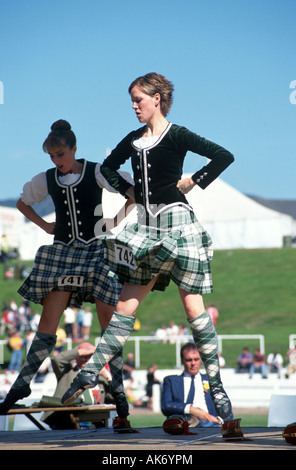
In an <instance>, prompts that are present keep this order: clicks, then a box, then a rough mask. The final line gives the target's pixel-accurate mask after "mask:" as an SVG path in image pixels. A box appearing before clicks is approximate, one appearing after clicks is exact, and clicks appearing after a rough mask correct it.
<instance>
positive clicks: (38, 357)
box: [0, 332, 56, 414]
mask: <svg viewBox="0 0 296 470" xmlns="http://www.w3.org/2000/svg"><path fill="white" fill-rule="evenodd" d="M55 344H56V335H49V334H46V333H40V332H37V333H36V335H35V337H34V339H33V341H32V344H31V347H30V349H29V352H28V354H27V357H26V360H25V362H24V365H23V367H22V369H21V371H20V373H19V375H18V377H17V379H16V381H15V382H14V384H13V385H12V387H11V389H10V390H9V392H8V394H7V395H6V397H5V400H4V401H3V402H2V403H1V404H0V414H6V413H7V411H8V410H9V409H10V408H12V407H13V406H14V405H15V403H16V402H17V401H18V400H21V399H23V398H26V397H28V396H29V395H30V394H31V389H30V382H31V380H32V379H33V377H34V375H35V374H36V372H37V371H38V369H39V367H40V366H41V364H42V362H43V361H44V359H46V358H47V357H48V356H49V355H50V353H51V351H52V350H53V348H54V346H55Z"/></svg>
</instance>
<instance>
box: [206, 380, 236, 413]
mask: <svg viewBox="0 0 296 470" xmlns="http://www.w3.org/2000/svg"><path fill="white" fill-rule="evenodd" d="M211 395H212V398H213V402H214V404H215V408H216V411H217V413H218V415H219V416H220V417H221V418H222V419H225V418H227V416H229V415H230V413H231V411H232V410H231V402H230V400H229V398H228V396H227V394H226V392H225V390H224V388H223V386H222V384H220V385H217V386H214V387H211Z"/></svg>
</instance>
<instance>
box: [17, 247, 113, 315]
mask: <svg viewBox="0 0 296 470" xmlns="http://www.w3.org/2000/svg"><path fill="white" fill-rule="evenodd" d="M103 255H104V248H103V246H102V242H101V241H100V240H99V241H97V240H96V241H94V242H92V243H90V244H88V245H85V244H82V243H80V242H76V243H75V244H73V245H70V246H69V245H63V244H61V243H54V244H53V245H43V246H41V247H40V248H39V249H38V251H37V253H36V256H35V260H34V264H33V268H32V271H31V272H30V274H29V276H28V277H27V279H25V281H24V283H23V284H22V285H21V287H20V288H19V290H18V293H19V294H20V295H21V296H22V297H24V298H25V299H27V300H31V301H32V302H35V303H39V304H42V299H43V298H44V297H46V296H47V295H48V294H49V293H50V292H51V291H67V292H71V298H70V301H69V305H71V306H73V307H77V308H78V307H80V306H81V305H82V303H83V302H91V303H94V302H95V298H98V299H99V300H101V301H102V302H105V303H107V304H109V305H116V304H117V301H118V298H119V295H120V292H121V288H122V286H121V284H120V283H119V282H118V279H117V276H116V275H115V274H114V273H113V272H111V271H110V269H109V267H108V266H107V265H106V264H105V262H104V256H103ZM69 276H70V278H71V279H74V278H75V277H79V279H80V280H81V279H82V281H81V284H80V285H79V286H77V285H75V283H74V284H73V285H71V283H69V284H67V285H59V284H60V282H59V280H61V279H65V278H68V277H69Z"/></svg>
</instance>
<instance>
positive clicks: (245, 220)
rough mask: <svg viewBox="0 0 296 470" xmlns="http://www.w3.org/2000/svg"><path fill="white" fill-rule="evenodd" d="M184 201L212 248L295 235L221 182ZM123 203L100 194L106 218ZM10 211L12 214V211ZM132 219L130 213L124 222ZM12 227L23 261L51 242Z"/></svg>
mask: <svg viewBox="0 0 296 470" xmlns="http://www.w3.org/2000/svg"><path fill="white" fill-rule="evenodd" d="M184 176H186V175H184ZM187 199H188V201H189V203H190V204H191V206H192V208H193V210H194V211H195V213H196V215H197V218H198V219H199V220H200V222H201V223H202V224H203V226H204V228H205V229H206V230H207V231H208V232H209V234H210V235H211V238H212V240H213V243H214V248H215V249H238V248H281V247H282V246H283V239H284V237H285V236H295V235H296V220H295V219H293V217H291V216H289V215H286V214H283V213H280V212H277V211H274V210H272V209H269V208H266V207H265V206H263V205H261V204H259V203H257V202H255V201H254V200H253V199H251V198H249V197H247V196H245V195H243V194H242V193H240V192H239V191H237V190H236V189H234V188H233V187H231V186H230V185H228V184H227V183H225V182H224V181H222V180H221V179H217V180H216V181H214V182H213V183H212V184H211V185H210V186H208V188H207V189H206V190H202V189H200V188H199V187H197V186H196V187H195V188H194V189H193V190H192V191H191V192H190V193H188V194H187ZM123 204H124V198H123V197H122V196H120V195H119V194H114V193H108V192H105V191H104V196H103V208H104V215H105V216H106V217H113V216H114V215H115V214H116V213H117V211H118V210H119V209H120V207H121V206H122V205H123ZM1 209H2V208H1ZM5 209H8V210H9V208H5ZM10 210H11V211H13V212H12V213H13V214H15V212H14V211H16V210H15V209H10ZM0 214H1V211H0ZM135 218H136V211H135V210H134V211H133V212H132V213H131V214H130V215H129V217H128V219H129V220H135ZM46 220H49V221H52V220H54V214H50V215H48V216H47V217H46ZM123 223H124V222H123ZM123 223H122V224H121V225H120V227H122V225H123ZM0 224H1V217H0ZM16 225H17V227H18V228H17V231H18V236H19V239H18V240H19V252H20V257H21V259H23V260H26V259H33V258H34V256H35V253H36V251H37V249H38V247H39V246H40V245H42V244H51V243H52V241H53V237H52V236H50V235H47V234H46V233H45V232H43V231H42V230H41V229H39V228H38V227H36V226H35V225H34V224H32V223H31V222H25V219H24V218H22V224H21V228H20V221H19V219H18V221H16ZM0 233H1V226H0Z"/></svg>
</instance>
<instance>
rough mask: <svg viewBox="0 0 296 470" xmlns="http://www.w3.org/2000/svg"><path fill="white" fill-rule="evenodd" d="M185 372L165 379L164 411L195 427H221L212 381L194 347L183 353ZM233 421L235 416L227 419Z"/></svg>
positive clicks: (186, 347)
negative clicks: (213, 396)
mask: <svg viewBox="0 0 296 470" xmlns="http://www.w3.org/2000/svg"><path fill="white" fill-rule="evenodd" d="M181 361H182V364H183V366H184V372H183V373H182V374H181V375H169V376H167V377H165V378H164V381H163V390H162V395H161V411H162V413H163V414H164V415H165V416H168V417H169V416H172V415H176V414H177V415H181V416H184V418H185V419H186V420H187V421H188V422H189V423H190V425H191V426H196V425H197V424H198V425H199V426H202V427H204V426H221V420H219V418H218V412H217V409H216V407H215V404H214V402H213V399H212V397H211V393H210V387H209V382H208V377H207V375H206V374H201V373H200V371H199V369H200V366H201V358H200V354H199V352H198V350H197V349H196V346H195V344H194V343H186V344H184V345H183V347H182V349H181ZM227 418H228V419H232V412H231V414H230V415H229V416H228V417H227Z"/></svg>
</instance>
